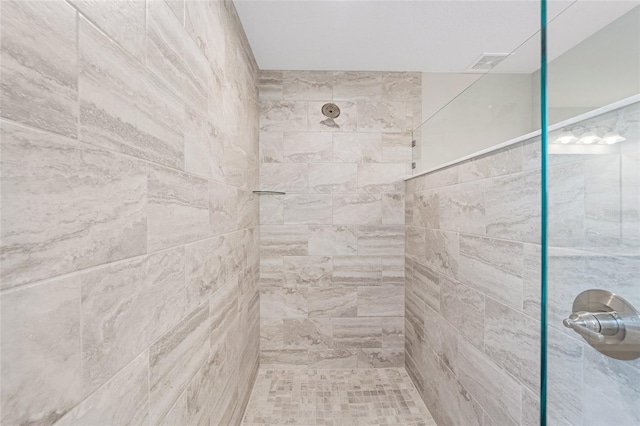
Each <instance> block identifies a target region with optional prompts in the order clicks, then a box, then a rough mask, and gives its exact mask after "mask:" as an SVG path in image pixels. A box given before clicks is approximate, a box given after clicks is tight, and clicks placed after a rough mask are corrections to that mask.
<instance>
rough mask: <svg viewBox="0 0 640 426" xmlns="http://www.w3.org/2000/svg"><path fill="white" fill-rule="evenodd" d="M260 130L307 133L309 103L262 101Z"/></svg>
mask: <svg viewBox="0 0 640 426" xmlns="http://www.w3.org/2000/svg"><path fill="white" fill-rule="evenodd" d="M260 130H261V131H263V132H273V131H306V130H307V102H304V101H260Z"/></svg>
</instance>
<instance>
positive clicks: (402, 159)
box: [382, 133, 413, 163]
mask: <svg viewBox="0 0 640 426" xmlns="http://www.w3.org/2000/svg"><path fill="white" fill-rule="evenodd" d="M411 141H412V139H411V133H383V134H382V161H383V162H385V163H411V159H412V158H413V157H412V151H413V149H412V148H411Z"/></svg>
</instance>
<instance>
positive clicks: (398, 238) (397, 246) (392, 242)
mask: <svg viewBox="0 0 640 426" xmlns="http://www.w3.org/2000/svg"><path fill="white" fill-rule="evenodd" d="M403 253H404V227H402V226H397V225H383V226H359V227H358V255H364V256H370V255H379V256H380V255H384V256H397V255H402V254H403Z"/></svg>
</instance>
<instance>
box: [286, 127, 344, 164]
mask: <svg viewBox="0 0 640 426" xmlns="http://www.w3.org/2000/svg"><path fill="white" fill-rule="evenodd" d="M332 153H333V137H332V136H331V134H330V133H326V132H284V139H283V154H284V157H283V160H284V162H285V163H330V162H331V157H332Z"/></svg>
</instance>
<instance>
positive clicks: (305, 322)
mask: <svg viewBox="0 0 640 426" xmlns="http://www.w3.org/2000/svg"><path fill="white" fill-rule="evenodd" d="M283 335H284V347H285V349H329V348H331V347H332V346H333V342H332V340H333V338H332V326H331V319H330V318H313V319H311V318H308V319H307V318H305V319H297V318H296V319H293V318H287V319H284V332H283Z"/></svg>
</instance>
